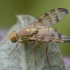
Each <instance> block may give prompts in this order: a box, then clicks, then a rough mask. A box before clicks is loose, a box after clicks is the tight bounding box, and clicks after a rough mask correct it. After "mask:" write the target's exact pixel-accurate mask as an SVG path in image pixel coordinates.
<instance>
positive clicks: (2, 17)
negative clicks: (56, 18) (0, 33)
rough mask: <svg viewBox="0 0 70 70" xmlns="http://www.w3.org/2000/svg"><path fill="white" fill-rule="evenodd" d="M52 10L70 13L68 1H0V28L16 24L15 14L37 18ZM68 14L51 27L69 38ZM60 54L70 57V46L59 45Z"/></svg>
mask: <svg viewBox="0 0 70 70" xmlns="http://www.w3.org/2000/svg"><path fill="white" fill-rule="evenodd" d="M53 8H66V9H68V11H70V0H0V27H11V26H12V25H13V24H14V23H16V17H15V15H16V14H29V15H32V16H34V17H38V16H40V15H41V14H43V13H45V12H48V11H49V10H51V9H53ZM69 19H70V13H69V14H68V15H67V16H66V17H65V18H64V19H63V20H61V21H60V22H59V23H58V24H56V25H54V26H53V27H54V28H56V30H57V31H58V32H60V33H62V34H65V35H67V36H70V31H69V30H70V20H69ZM60 45H61V49H62V52H63V53H64V54H66V55H70V44H68V43H66V44H60Z"/></svg>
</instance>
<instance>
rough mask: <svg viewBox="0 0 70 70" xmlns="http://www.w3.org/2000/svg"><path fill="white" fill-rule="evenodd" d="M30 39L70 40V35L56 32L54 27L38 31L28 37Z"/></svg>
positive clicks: (47, 40)
mask: <svg viewBox="0 0 70 70" xmlns="http://www.w3.org/2000/svg"><path fill="white" fill-rule="evenodd" d="M29 39H30V40H36V41H46V42H59V43H61V42H70V37H68V36H66V35H63V34H60V33H57V32H56V31H55V30H54V29H51V28H49V29H48V30H45V29H44V30H43V29H41V31H39V32H38V33H37V34H35V35H33V36H32V37H30V38H29Z"/></svg>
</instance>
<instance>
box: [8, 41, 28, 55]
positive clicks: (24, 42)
mask: <svg viewBox="0 0 70 70" xmlns="http://www.w3.org/2000/svg"><path fill="white" fill-rule="evenodd" d="M26 42H27V41H18V42H17V44H16V47H15V48H14V49H13V50H12V52H10V54H9V56H10V55H11V54H12V53H13V52H14V50H15V49H16V48H17V46H18V43H22V44H26Z"/></svg>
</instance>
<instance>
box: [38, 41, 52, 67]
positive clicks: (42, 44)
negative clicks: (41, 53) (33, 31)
mask: <svg viewBox="0 0 70 70" xmlns="http://www.w3.org/2000/svg"><path fill="white" fill-rule="evenodd" d="M39 43H41V44H42V45H44V46H46V58H47V61H48V64H49V66H50V67H51V65H50V63H49V59H48V46H47V44H45V43H44V42H41V41H39Z"/></svg>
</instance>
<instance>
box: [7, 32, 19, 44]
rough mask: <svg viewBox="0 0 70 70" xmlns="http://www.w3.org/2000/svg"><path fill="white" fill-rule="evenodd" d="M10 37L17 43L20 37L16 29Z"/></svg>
mask: <svg viewBox="0 0 70 70" xmlns="http://www.w3.org/2000/svg"><path fill="white" fill-rule="evenodd" d="M8 38H9V39H10V40H11V42H13V43H16V42H17V41H18V38H19V37H18V34H17V33H16V32H15V31H13V32H12V33H10V34H9V36H8Z"/></svg>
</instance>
